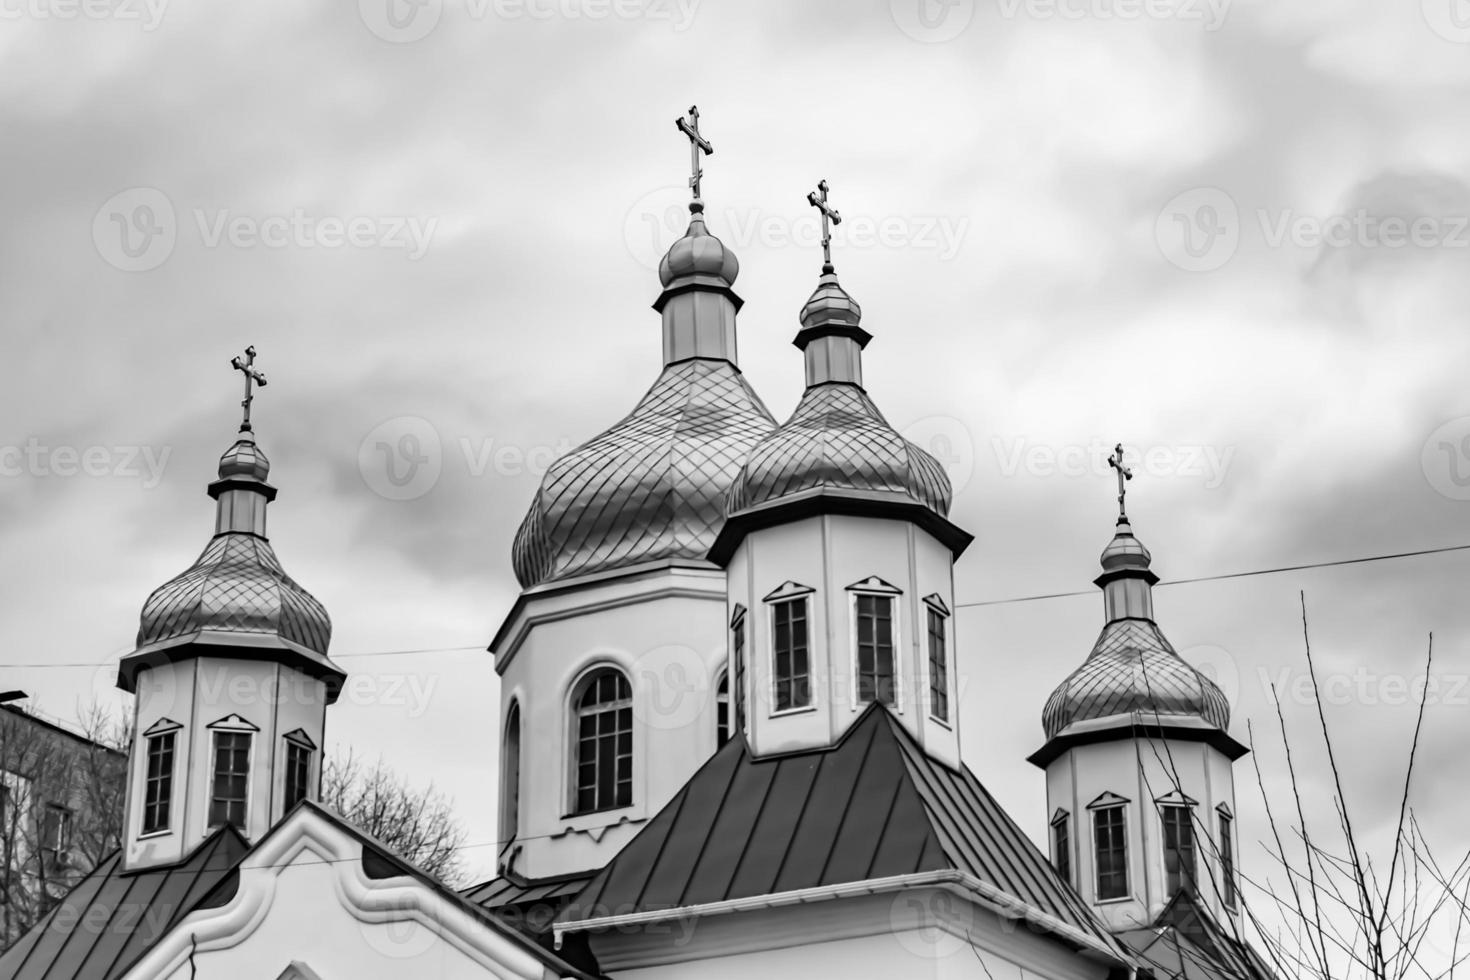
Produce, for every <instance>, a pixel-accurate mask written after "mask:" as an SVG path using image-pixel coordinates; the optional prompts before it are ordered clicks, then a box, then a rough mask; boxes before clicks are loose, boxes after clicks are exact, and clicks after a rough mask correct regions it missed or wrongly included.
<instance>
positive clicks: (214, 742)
mask: <svg viewBox="0 0 1470 980" xmlns="http://www.w3.org/2000/svg"><path fill="white" fill-rule="evenodd" d="M223 738H243V739H244V740H245V769H244V771H243V772H241V773H231V774H230V775H238V776H242V777H243V778H244V782H245V795H244V796H243V798H241V799H239V800H238V801H237V800H235V799H234V798H233V797H221V796H217V795H216V793H215V787H216V785H217V783H218V779H219V749H220V739H223ZM254 771H255V732H254V731H253V730H250V729H246V728H239V727H233V726H230V727H215V726H213V725H211V726H210V732H209V782H208V783H207V784H206V785H205V787H204V791H205V799H206V800H207V802H208V807H207V809H206V811H205V814H206V819H207V824H208V827H209V829H210V830H214V829H215V828H217V827H223V826H225V825H226V824H229V825H230V826H232V827H234V828H235V829H236V830H238V831H240V832H242V833H243V832H245V831H246V829H247V828H248V827H249V826H250V812H251V810H252V809H253V807H252V803H253V802H254V801H253V800H252V799H251V797H252V795H253V793H252V789H253V787H252V786H251V782H252V780H251V775H252V774H253V773H254ZM220 801H223V802H224V804H225V818H224V819H223V820H216V819H215V804H216V803H218V802H220ZM235 802H238V803H239V804H240V807H241V817H240V822H239V823H238V824H236V823H234V822H232V821H231V820H230V818H229V806H230V804H232V803H235Z"/></svg>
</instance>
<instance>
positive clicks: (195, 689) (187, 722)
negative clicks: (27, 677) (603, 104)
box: [126, 657, 326, 867]
mask: <svg viewBox="0 0 1470 980" xmlns="http://www.w3.org/2000/svg"><path fill="white" fill-rule="evenodd" d="M325 699H326V692H325V689H324V686H323V684H322V683H321V681H319V680H315V679H313V678H310V677H307V676H306V675H304V674H301V673H299V672H297V671H295V670H290V669H288V668H284V667H282V666H280V665H279V664H275V663H270V662H267V661H260V660H234V659H229V658H224V657H192V658H189V659H187V660H183V661H181V662H178V663H173V664H166V665H163V666H160V667H155V668H152V669H150V670H147V671H144V672H142V673H140V675H139V677H138V682H137V697H136V701H135V712H136V714H135V720H136V729H135V735H134V740H135V741H134V747H133V750H132V752H131V753H130V756H129V773H128V807H127V817H126V821H127V822H126V832H127V841H128V844H127V854H126V861H127V864H128V866H129V867H138V866H141V865H150V864H159V863H165V862H169V861H177V860H179V859H180V858H182V857H183V856H184V855H185V854H187V853H188V852H189V851H190V850H192V849H193V848H194V847H195V846H196V845H197V844H199V843H200V842H201V841H203V840H204V839H205V838H206V837H208V836H209V834H210V832H211V830H212V829H213V828H211V827H209V825H208V818H209V793H210V776H211V773H212V767H213V752H212V745H211V730H210V728H209V725H211V724H212V723H214V722H216V721H219V720H221V719H223V718H226V717H228V716H230V715H238V716H239V717H240V718H242V719H244V720H245V721H246V722H249V723H250V724H251V725H254V726H255V727H256V728H257V729H258V731H256V732H254V734H253V737H252V740H251V760H250V802H249V807H248V811H247V817H248V826H247V828H246V832H245V835H246V836H247V837H248V838H249V839H251V840H259V839H260V838H261V837H262V836H263V835H264V834H265V833H266V832H267V831H269V830H270V828H271V827H272V826H274V824H275V823H276V822H277V821H278V820H279V819H280V818H281V816H282V815H283V814H282V809H283V804H284V800H285V782H284V779H285V776H284V769H285V743H284V739H283V736H284V735H285V734H286V733H287V732H292V731H295V730H296V729H298V728H299V729H303V730H304V731H305V732H306V733H307V736H308V737H309V738H310V739H311V741H312V742H313V743H314V744H315V745H316V746H317V751H316V753H315V756H314V759H313V766H314V767H315V771H314V772H313V779H312V782H311V785H312V794H311V795H312V797H313V798H315V796H316V790H317V785H316V778H315V777H316V775H317V774H318V773H319V772H320V765H321V759H320V756H321V746H322V742H323V729H324V727H325V717H326V707H325ZM164 718H167V719H170V720H172V721H175V722H178V723H179V724H180V725H182V726H183V727H182V729H181V730H179V732H178V733H177V734H176V735H175V741H174V782H173V801H172V807H171V814H170V827H169V829H168V830H167V831H165V832H163V833H159V834H153V835H150V836H148V837H143V836H142V823H143V792H144V776H145V774H146V772H147V765H148V758H147V753H146V751H145V746H144V742H145V737H144V734H143V733H144V732H146V731H147V730H148V729H149V728H152V727H153V726H154V724H156V723H157V722H158V721H160V720H161V719H164Z"/></svg>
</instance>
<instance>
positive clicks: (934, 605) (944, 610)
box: [924, 592, 950, 619]
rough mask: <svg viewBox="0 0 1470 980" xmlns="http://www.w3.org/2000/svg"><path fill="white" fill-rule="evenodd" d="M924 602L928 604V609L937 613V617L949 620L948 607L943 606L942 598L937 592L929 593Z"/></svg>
mask: <svg viewBox="0 0 1470 980" xmlns="http://www.w3.org/2000/svg"><path fill="white" fill-rule="evenodd" d="M924 601H925V602H926V603H928V605H929V608H931V609H933V610H934V611H935V612H937V613H939V615H941V616H943V617H944V618H946V619H948V618H949V616H950V611H949V607H948V606H946V605H945V604H944V597H943V596H941V595H940V594H939V593H938V592H931V593H929V594H928V595H926V596H925V597H924Z"/></svg>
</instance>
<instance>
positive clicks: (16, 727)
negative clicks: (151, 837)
mask: <svg viewBox="0 0 1470 980" xmlns="http://www.w3.org/2000/svg"><path fill="white" fill-rule="evenodd" d="M82 729H83V730H82V731H80V732H78V731H72V730H70V729H67V728H63V727H62V726H60V725H58V724H56V723H54V722H51V721H48V720H46V719H44V718H40V717H38V716H36V715H35V714H32V713H29V712H26V711H23V710H21V709H19V708H16V707H11V706H7V707H5V708H4V709H0V948H3V947H9V946H10V944H11V943H13V942H15V940H17V939H19V938H20V937H21V936H23V935H24V934H25V933H26V931H27V930H28V929H30V928H31V926H33V925H35V924H36V923H37V922H38V921H40V919H41V918H43V917H44V916H45V915H46V913H47V912H49V911H50V910H51V908H52V906H53V905H55V903H56V902H57V901H58V900H59V899H60V898H61V897H62V896H63V895H65V894H66V892H67V891H69V890H70V889H71V887H72V886H73V885H75V884H76V883H77V882H78V881H80V880H81V879H82V878H83V877H85V876H86V875H87V874H88V873H89V872H91V870H92V869H93V868H95V867H96V866H97V864H98V863H100V862H101V861H102V860H103V859H105V858H106V857H108V856H109V855H111V854H112V853H113V852H114V851H116V850H117V849H118V847H119V846H120V845H121V841H122V821H123V794H124V792H125V789H126V780H127V766H126V758H127V756H126V752H125V747H126V745H127V740H128V731H127V728H126V726H125V725H124V724H121V723H117V722H115V721H114V720H113V719H112V718H111V717H110V716H109V715H107V714H106V713H105V712H104V711H103V710H102V709H100V708H98V707H96V706H93V707H92V708H90V709H87V710H86V711H84V712H82Z"/></svg>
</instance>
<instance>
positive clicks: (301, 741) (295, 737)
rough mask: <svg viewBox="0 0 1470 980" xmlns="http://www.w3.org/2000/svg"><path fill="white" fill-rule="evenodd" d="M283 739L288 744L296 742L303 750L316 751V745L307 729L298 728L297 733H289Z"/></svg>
mask: <svg viewBox="0 0 1470 980" xmlns="http://www.w3.org/2000/svg"><path fill="white" fill-rule="evenodd" d="M281 737H282V738H284V739H285V740H286V741H288V742H295V743H296V744H297V745H299V746H301V747H302V748H303V749H311V750H312V751H313V752H315V751H316V743H315V742H313V741H312V740H311V736H310V735H308V734H306V729H304V728H298V729H296V730H295V731H290V732H287V733H286V734H284V735H282V736H281Z"/></svg>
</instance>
